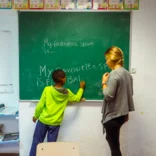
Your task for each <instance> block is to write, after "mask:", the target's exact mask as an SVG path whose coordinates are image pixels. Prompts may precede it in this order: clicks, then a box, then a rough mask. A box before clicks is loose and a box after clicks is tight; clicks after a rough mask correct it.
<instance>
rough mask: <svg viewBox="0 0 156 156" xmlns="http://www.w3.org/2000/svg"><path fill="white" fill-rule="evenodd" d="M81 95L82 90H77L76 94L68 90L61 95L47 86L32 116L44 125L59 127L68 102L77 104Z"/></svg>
mask: <svg viewBox="0 0 156 156" xmlns="http://www.w3.org/2000/svg"><path fill="white" fill-rule="evenodd" d="M82 94H83V89H82V88H80V89H79V90H78V92H77V94H73V93H72V92H71V91H70V90H69V89H67V92H66V93H61V92H59V91H58V90H57V89H55V88H54V87H53V86H47V87H45V88H44V90H43V93H42V96H41V98H40V101H39V103H38V104H37V106H36V110H35V115H34V116H35V118H36V119H39V120H40V121H41V122H42V123H44V124H47V125H52V126H56V125H60V124H61V122H62V120H63V115H64V110H65V108H66V105H67V104H68V102H79V101H80V100H81V97H82Z"/></svg>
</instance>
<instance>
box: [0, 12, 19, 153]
mask: <svg viewBox="0 0 156 156" xmlns="http://www.w3.org/2000/svg"><path fill="white" fill-rule="evenodd" d="M17 21H18V18H17V12H16V11H0V35H1V36H0V42H1V44H2V43H3V44H5V45H4V46H2V45H1V46H0V61H1V63H0V65H1V67H0V72H1V76H0V84H10V83H11V84H13V93H0V103H4V104H5V105H6V106H15V107H18V105H19V98H18V97H19V96H18V95H19V80H18V77H19V76H18V64H19V63H18V62H19V61H18V24H17ZM8 31H9V32H8ZM8 33H10V35H6V34H8ZM7 40H9V41H10V42H7ZM7 52H8V53H7ZM6 56H7V57H8V60H5V61H3V60H4V59H5V58H6ZM6 67H8V68H6ZM5 68H6V69H5ZM5 71H6V72H5ZM1 88H2V87H1ZM0 123H1V124H4V131H5V132H17V131H19V126H18V125H19V124H18V120H16V119H15V118H14V117H0ZM18 151H19V145H18V144H17V143H16V144H9V145H5V144H4V145H0V153H3V152H14V153H15V152H18Z"/></svg>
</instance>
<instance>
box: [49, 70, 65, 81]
mask: <svg viewBox="0 0 156 156" xmlns="http://www.w3.org/2000/svg"><path fill="white" fill-rule="evenodd" d="M65 77H66V74H65V72H64V71H63V70H62V69H57V70H54V71H53V72H52V79H53V81H54V82H55V83H60V82H62V81H61V79H62V78H65Z"/></svg>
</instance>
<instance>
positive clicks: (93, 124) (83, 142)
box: [0, 0, 156, 156]
mask: <svg viewBox="0 0 156 156" xmlns="http://www.w3.org/2000/svg"><path fill="white" fill-rule="evenodd" d="M155 7H156V1H155V0H148V1H147V0H141V1H140V9H139V11H133V12H132V21H131V23H132V27H131V31H132V32H131V67H132V68H136V70H137V72H136V74H135V75H133V77H134V100H135V107H136V111H135V112H133V113H131V114H130V121H129V122H128V123H126V124H125V125H124V126H123V127H122V129H121V149H122V151H123V156H149V155H150V156H155V153H156V149H155V147H156V135H155V131H156V126H155V120H156V115H155V110H156V105H155V101H156V96H155V94H154V88H155V86H156V81H155V79H156V70H155V66H156V61H155V58H156V52H155V44H154V42H155V41H156V37H155V28H156V20H155V19H156V18H155V15H156V9H155ZM3 27H4V28H6V27H8V28H9V29H10V28H11V29H12V30H13V33H14V34H13V38H14V40H13V43H14V44H13V47H12V48H13V54H14V55H13V57H14V59H13V62H14V64H13V66H14V67H15V68H14V72H13V73H12V74H13V77H14V81H15V82H14V84H15V88H16V93H18V88H19V85H18V83H19V81H18V75H19V74H18V67H19V66H18V63H17V62H18V56H19V55H18V24H17V15H16V13H15V12H13V13H12V14H11V16H10V14H8V12H5V14H4V12H2V13H1V12H0V29H1V28H3ZM15 98H18V94H16V95H15ZM15 101H16V100H15ZM10 103H11V101H10ZM101 104H102V103H101V102H85V103H81V104H79V105H75V106H68V107H67V109H66V112H65V118H64V122H63V124H62V126H61V130H60V133H59V138H58V141H72V142H78V143H79V147H80V155H81V156H98V155H99V156H100V155H104V156H109V155H110V150H109V147H108V145H107V142H106V141H105V136H104V135H102V126H101V123H100V121H101ZM34 108H35V104H34V103H30V102H20V103H19V111H20V140H21V143H20V145H21V147H20V153H21V154H20V155H21V156H28V153H29V149H30V146H31V142H32V135H33V132H34V127H35V124H34V123H32V122H31V117H32V115H33V112H34Z"/></svg>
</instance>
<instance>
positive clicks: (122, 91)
mask: <svg viewBox="0 0 156 156" xmlns="http://www.w3.org/2000/svg"><path fill="white" fill-rule="evenodd" d="M104 55H105V58H106V64H107V65H108V67H109V68H110V69H111V70H112V71H111V72H110V73H105V74H104V75H103V77H102V88H103V94H104V102H103V107H102V113H103V117H102V124H103V129H104V130H106V140H107V141H108V144H109V147H110V149H111V156H122V154H121V151H120V141H119V138H120V128H121V126H122V125H123V124H124V123H125V122H126V121H128V113H129V112H130V111H134V103H133V79H132V76H131V75H130V73H129V72H128V71H127V70H126V69H125V68H124V67H123V64H124V56H123V52H122V50H121V49H120V48H118V47H115V46H113V47H110V48H109V49H108V50H107V51H106V52H105V54H104Z"/></svg>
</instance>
